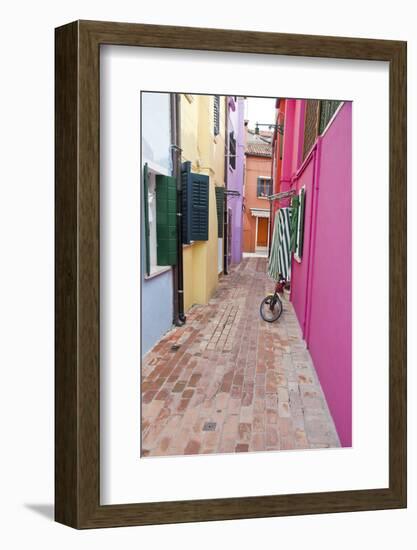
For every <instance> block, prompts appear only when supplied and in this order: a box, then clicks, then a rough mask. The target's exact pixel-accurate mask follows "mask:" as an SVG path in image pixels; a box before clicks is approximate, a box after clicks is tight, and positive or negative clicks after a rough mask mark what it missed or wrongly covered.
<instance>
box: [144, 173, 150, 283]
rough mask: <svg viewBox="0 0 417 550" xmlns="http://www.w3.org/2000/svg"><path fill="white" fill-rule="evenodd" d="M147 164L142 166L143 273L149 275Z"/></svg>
mask: <svg viewBox="0 0 417 550" xmlns="http://www.w3.org/2000/svg"><path fill="white" fill-rule="evenodd" d="M148 178H149V171H148V165H147V164H146V163H145V165H144V167H143V210H144V222H145V223H144V228H143V229H144V232H145V273H146V275H149V273H150V271H151V253H150V245H149V233H150V229H149V202H148Z"/></svg>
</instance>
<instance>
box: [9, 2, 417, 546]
mask: <svg viewBox="0 0 417 550" xmlns="http://www.w3.org/2000/svg"><path fill="white" fill-rule="evenodd" d="M210 6H211V9H210V10H197V9H195V7H196V4H195V2H194V1H185V0H178V1H177V2H175V3H168V2H165V1H163V0H153V2H150V3H140V4H138V3H135V2H131V1H129V0H119V1H118V2H99V1H98V0H83V1H81V0H72V1H71V2H69V1H68V0H63V1H61V2H56V3H46V2H42V3H39V2H38V3H33V2H29V1H28V0H25V1H19V0H16V1H15V2H13V3H12V2H10V1H8V2H4V3H3V4H2V7H1V16H2V20H3V21H5V22H6V23H7V24H5V25H3V29H2V33H1V35H0V40H1V50H0V51H2V86H1V88H0V94H1V102H0V106H1V107H0V109H1V114H0V116H1V126H2V132H1V138H0V139H1V140H2V147H1V150H2V152H3V155H2V160H1V163H0V170H1V176H0V185H1V186H2V201H1V202H0V235H1V247H2V269H1V270H0V277H1V284H0V303H1V315H0V322H1V327H0V328H1V332H0V334H1V346H0V354H1V357H0V364H1V366H2V374H3V379H2V383H1V384H0V413H1V416H0V418H1V426H2V428H1V436H2V453H1V465H2V469H1V493H2V498H1V501H0V502H1V503H0V507H1V517H2V519H3V521H2V526H3V528H2V531H1V535H0V541H1V544H2V546H3V547H4V548H7V549H14V548H27V547H30V546H33V545H35V547H36V546H39V547H42V548H45V549H55V548H60V549H61V550H65V549H71V550H73V549H74V548H77V549H78V548H79V549H83V548H86V549H90V548H92V547H96V548H100V549H103V550H107V549H112V548H114V547H120V548H123V549H130V548H132V549H133V548H135V549H136V548H138V545H139V544H140V546H141V548H145V549H148V548H159V547H160V548H163V547H165V546H169V548H170V549H176V548H181V549H188V548H190V549H191V548H195V547H196V541H197V544H198V546H199V548H200V549H202V550H203V549H211V550H212V549H213V548H215V549H216V550H217V549H223V548H228V547H232V546H233V547H236V546H238V547H239V548H241V549H251V550H253V548H258V547H262V546H265V547H266V548H278V547H282V546H285V547H288V548H291V549H294V550H298V549H301V548H303V549H306V548H309V549H310V548H311V549H314V548H320V549H322V550H333V549H334V548H338V550H345V549H349V550H350V549H352V548H366V547H367V546H372V547H374V548H378V549H379V550H388V549H390V550H391V549H392V548H404V549H409V548H413V547H414V545H415V518H416V516H417V477H416V467H415V464H416V463H417V453H416V451H417V446H416V443H417V407H416V405H417V389H416V388H417V374H416V370H415V368H413V366H414V365H416V364H417V339H416V338H412V337H411V338H410V343H409V364H410V369H409V464H410V471H409V509H408V510H398V511H384V512H366V513H355V514H334V515H329V516H306V517H296V518H276V519H274V518H271V519H259V520H246V521H234V522H216V523H205V524H189V525H177V526H160V527H142V528H129V529H110V530H101V531H86V532H76V531H73V530H71V529H68V528H66V527H63V526H60V525H58V524H54V523H52V521H51V519H50V518H51V514H52V511H51V505H52V502H53V437H54V436H53V277H54V269H53V260H54V237H53V234H54V233H53V224H54V218H53V200H54V190H53V165H54V164H53V154H54V152H53V139H54V138H53V124H54V112H53V104H54V84H53V82H54V60H53V57H54V45H53V32H54V31H53V29H54V27H55V26H58V25H60V24H64V23H66V22H68V21H71V20H74V19H79V18H83V19H104V20H110V21H130V22H142V23H155V24H171V25H189V26H211V27H219V28H237V29H252V30H259V31H277V32H297V33H315V34H330V35H340V36H349V35H353V36H358V37H373V38H391V39H402V40H409V50H408V51H409V80H408V93H409V123H408V128H409V130H408V136H409V151H410V160H409V172H408V178H409V182H410V185H409V200H408V205H409V225H408V227H409V253H410V255H409V281H410V284H409V293H408V296H409V301H410V303H409V308H408V311H409V330H410V334H411V335H413V334H414V333H415V332H416V330H417V289H416V285H415V281H416V280H417V187H416V186H415V185H414V183H413V182H415V181H417V170H416V168H417V159H416V156H415V155H413V154H412V152H413V151H415V150H416V148H417V103H416V100H415V98H416V97H417V35H416V32H415V31H416V24H415V21H416V18H415V13H414V10H413V7H414V6H413V3H411V2H408V1H407V0H398V2H397V3H396V5H395V9H393V7H392V2H390V1H387V0H382V1H381V2H379V3H377V4H376V3H374V2H366V3H365V2H359V1H352V2H350V3H349V6H348V9H344V10H343V17H341V16H340V10H338V9H335V5H334V1H330V0H317V1H316V2H309V1H308V0H300V1H299V2H298V4H297V10H296V11H294V7H293V3H290V2H288V3H282V2H279V3H278V2H276V0H264V2H263V3H262V9H257V8H256V7H255V6H254V4H253V2H247V3H246V4H244V3H241V4H240V5H239V10H238V11H236V6H235V5H234V4H233V3H229V4H228V3H225V2H223V1H222V0H212V1H211V3H210ZM16 32H18V36H17V38H16Z"/></svg>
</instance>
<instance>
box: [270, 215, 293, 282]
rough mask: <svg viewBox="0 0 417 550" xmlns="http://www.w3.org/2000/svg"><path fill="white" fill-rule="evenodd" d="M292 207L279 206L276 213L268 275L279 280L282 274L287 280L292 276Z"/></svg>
mask: <svg viewBox="0 0 417 550" xmlns="http://www.w3.org/2000/svg"><path fill="white" fill-rule="evenodd" d="M290 228H291V208H290V207H286V208H279V209H278V210H277V212H276V214H275V221H274V232H273V234H272V243H271V254H270V256H269V263H268V276H269V277H271V279H273V280H275V281H278V280H279V276H280V274H281V275H282V276H283V277H285V279H286V280H287V281H289V280H290V278H291V246H290V235H291V233H290Z"/></svg>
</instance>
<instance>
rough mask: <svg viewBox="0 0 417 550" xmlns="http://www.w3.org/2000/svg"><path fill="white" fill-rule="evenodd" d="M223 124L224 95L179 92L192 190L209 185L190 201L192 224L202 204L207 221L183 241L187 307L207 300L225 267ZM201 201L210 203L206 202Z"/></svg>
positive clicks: (183, 136)
mask: <svg viewBox="0 0 417 550" xmlns="http://www.w3.org/2000/svg"><path fill="white" fill-rule="evenodd" d="M225 128H226V97H225V96H212V95H211V96H210V95H191V94H181V149H182V159H183V161H184V164H185V163H188V167H187V169H188V170H189V173H190V174H191V176H190V177H191V178H194V180H195V182H194V183H195V185H194V188H195V189H197V188H198V189H200V190H201V191H203V188H204V189H205V188H206V186H207V193H206V191H204V197H203V196H202V194H201V196H200V198H199V197H198V196H197V195H198V193H197V194H195V195H194V196H195V203H194V207H193V206H192V204H191V203H192V200H190V202H189V204H190V205H191V209H192V211H191V212H190V220H189V221H190V223H192V221H193V217H194V216H196V215H197V213H198V212H200V210H199V209H200V208H201V209H203V208H204V209H206V214H207V216H206V218H205V219H206V220H207V224H206V223H205V222H204V228H203V231H201V232H200V233H198V232H197V233H196V234H197V235H198V237H197V238H193V236H192V235H191V234H190V236H189V238H187V239H185V242H184V244H183V266H184V310H185V311H187V310H188V309H189V308H190V307H191V306H192V305H193V304H207V303H208V301H209V299H210V298H211V296H212V295H213V293H214V292H215V290H216V288H217V284H218V278H219V274H220V273H221V272H222V271H223V246H224V243H223V237H222V236H219V233H220V235H221V232H220V231H219V223H218V208H217V201H216V188H222V189H223V190H224V184H225V132H226V130H225ZM193 175H194V176H193ZM196 175H197V176H203V178H198V177H195V176H196ZM205 178H206V179H205ZM197 180H199V182H197ZM206 182H207V183H206ZM192 186H193V184H192V183H191V184H190V187H192ZM203 200H204V201H206V203H207V204H204V205H203V203H202V202H201V201H203ZM201 217H203V216H201ZM222 221H223V220H221V222H222Z"/></svg>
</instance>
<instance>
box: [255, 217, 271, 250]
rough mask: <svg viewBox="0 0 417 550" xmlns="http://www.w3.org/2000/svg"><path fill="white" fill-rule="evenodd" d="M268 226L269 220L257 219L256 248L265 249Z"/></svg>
mask: <svg viewBox="0 0 417 550" xmlns="http://www.w3.org/2000/svg"><path fill="white" fill-rule="evenodd" d="M268 226H269V218H258V233H257V238H256V247H257V248H266V247H267V246H268Z"/></svg>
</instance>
